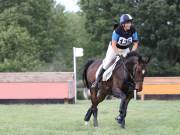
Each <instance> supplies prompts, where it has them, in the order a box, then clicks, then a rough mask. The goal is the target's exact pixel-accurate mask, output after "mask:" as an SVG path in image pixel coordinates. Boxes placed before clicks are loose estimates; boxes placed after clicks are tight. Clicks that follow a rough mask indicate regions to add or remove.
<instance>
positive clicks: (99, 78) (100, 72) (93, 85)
mask: <svg viewBox="0 0 180 135" xmlns="http://www.w3.org/2000/svg"><path fill="white" fill-rule="evenodd" d="M105 71H106V70H105V69H103V67H102V68H101V69H100V71H99V74H98V77H97V79H96V80H95V82H94V83H93V84H92V86H91V89H95V90H98V83H99V82H100V81H101V79H102V76H103V73H104V72H105Z"/></svg>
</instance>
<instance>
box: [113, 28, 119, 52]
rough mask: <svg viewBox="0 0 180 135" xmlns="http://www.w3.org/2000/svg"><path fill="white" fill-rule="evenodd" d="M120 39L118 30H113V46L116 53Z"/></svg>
mask: <svg viewBox="0 0 180 135" xmlns="http://www.w3.org/2000/svg"><path fill="white" fill-rule="evenodd" d="M118 39H119V35H118V34H117V33H116V31H113V33H112V42H111V44H112V48H113V50H114V52H115V53H116V52H117V47H116V44H117V42H118Z"/></svg>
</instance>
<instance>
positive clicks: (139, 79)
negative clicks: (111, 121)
mask: <svg viewBox="0 0 180 135" xmlns="http://www.w3.org/2000/svg"><path fill="white" fill-rule="evenodd" d="M117 57H120V59H119V60H118V61H117V64H116V66H115V68H114V70H113V72H112V75H111V78H110V79H109V80H107V81H101V82H99V84H98V87H99V89H98V91H97V90H94V89H91V85H92V83H93V82H94V81H95V76H96V71H97V70H98V67H99V66H100V65H101V64H102V60H100V59H99V60H89V61H88V62H87V63H86V64H85V66H84V70H83V75H82V77H83V83H84V86H85V87H86V88H88V89H90V95H91V96H90V99H91V102H92V105H91V107H90V108H89V109H88V111H87V113H86V115H85V118H84V121H85V123H86V124H88V122H89V120H90V118H91V115H92V114H93V116H94V120H93V125H94V127H98V120H97V116H98V108H97V106H98V104H99V103H100V102H102V101H103V100H104V99H105V98H106V96H108V95H112V96H114V97H117V98H120V99H121V102H120V106H119V115H118V116H117V118H116V121H117V122H118V124H120V126H121V127H122V128H125V117H126V114H127V106H128V103H129V101H130V100H131V99H132V98H133V95H134V90H136V91H137V92H140V91H142V86H143V81H144V77H145V75H146V72H147V65H148V63H149V61H150V57H147V58H146V59H144V58H143V57H142V56H140V55H139V53H137V52H135V51H132V52H130V53H128V54H127V56H126V57H125V58H124V57H122V56H117Z"/></svg>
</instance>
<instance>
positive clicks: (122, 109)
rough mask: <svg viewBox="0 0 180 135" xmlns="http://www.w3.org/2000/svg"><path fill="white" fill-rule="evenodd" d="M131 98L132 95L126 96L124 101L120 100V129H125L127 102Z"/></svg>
mask: <svg viewBox="0 0 180 135" xmlns="http://www.w3.org/2000/svg"><path fill="white" fill-rule="evenodd" d="M132 97H133V94H129V95H127V96H126V98H125V99H122V100H121V104H120V109H119V112H120V115H119V118H118V122H119V123H120V124H121V127H122V128H124V127H125V117H126V114H127V106H128V103H129V101H130V100H131V99H132Z"/></svg>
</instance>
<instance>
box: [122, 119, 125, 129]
mask: <svg viewBox="0 0 180 135" xmlns="http://www.w3.org/2000/svg"><path fill="white" fill-rule="evenodd" d="M121 127H122V128H125V120H122V122H121Z"/></svg>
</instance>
